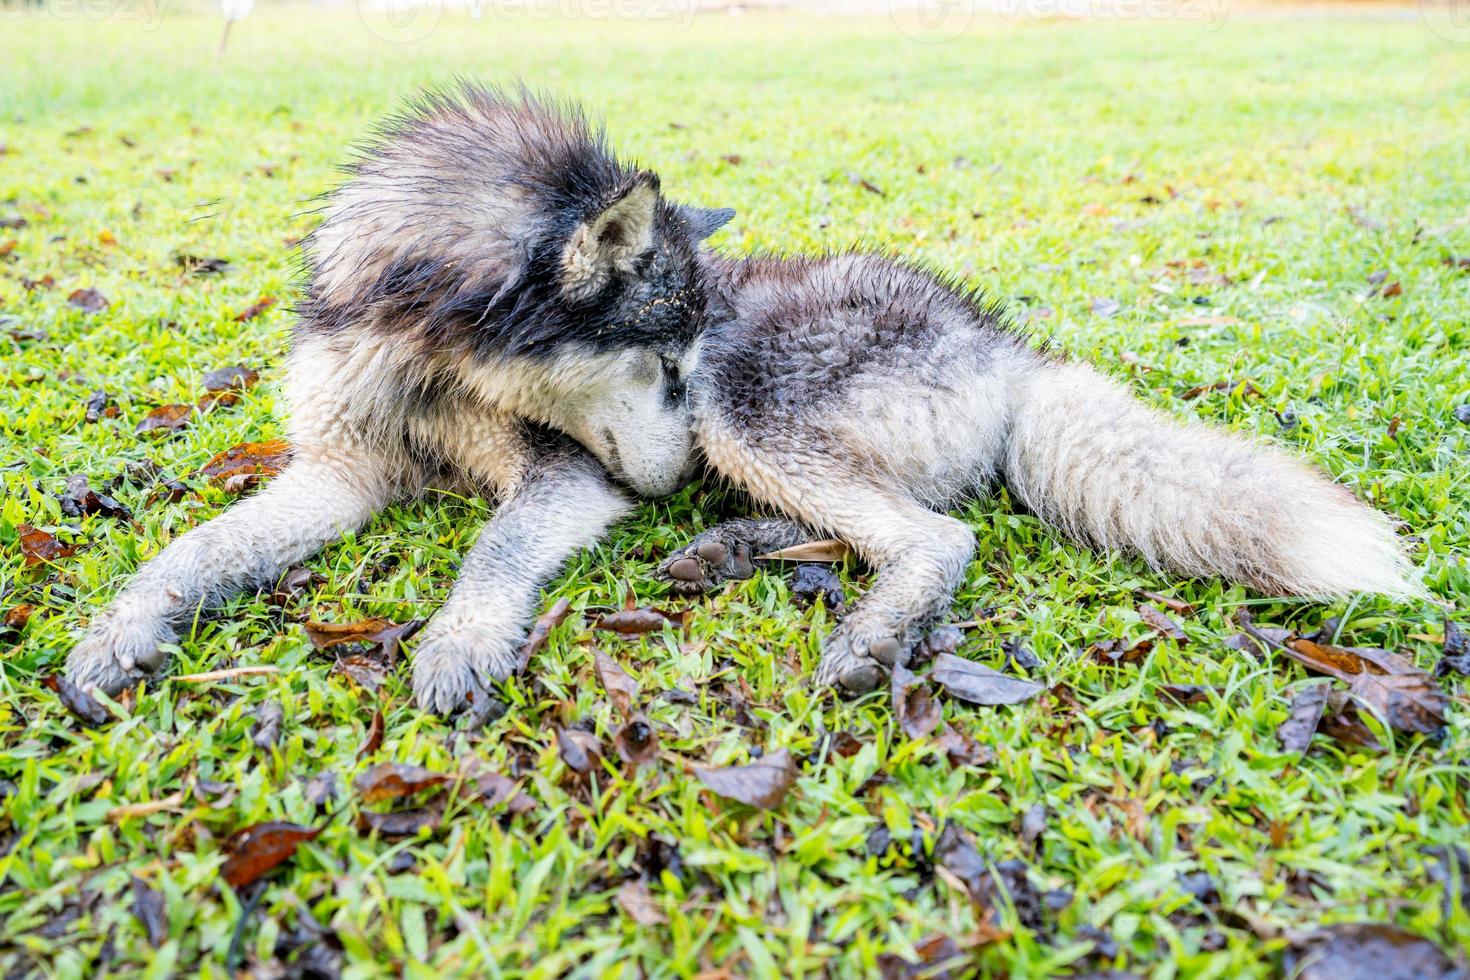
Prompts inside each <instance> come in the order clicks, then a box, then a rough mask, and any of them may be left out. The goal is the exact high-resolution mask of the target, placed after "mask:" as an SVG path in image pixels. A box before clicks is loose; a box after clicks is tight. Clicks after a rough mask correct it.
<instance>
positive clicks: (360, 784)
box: [352, 762, 450, 803]
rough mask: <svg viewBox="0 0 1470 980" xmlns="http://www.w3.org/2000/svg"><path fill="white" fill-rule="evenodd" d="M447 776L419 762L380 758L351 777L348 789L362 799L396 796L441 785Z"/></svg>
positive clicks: (364, 800) (399, 796) (367, 801)
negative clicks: (370, 766) (418, 763)
mask: <svg viewBox="0 0 1470 980" xmlns="http://www.w3.org/2000/svg"><path fill="white" fill-rule="evenodd" d="M449 779H450V777H449V776H447V775H445V774H444V773H442V772H433V771H432V770H429V769H425V768H423V767H422V766H414V765H409V764H407V763H403V762H380V763H378V764H377V765H375V766H373V767H372V768H371V769H369V770H368V771H367V772H364V773H362V774H361V775H359V776H358V777H357V778H356V779H354V780H353V781H352V789H353V791H354V792H356V793H357V798H358V800H360V801H361V802H363V803H377V802H378V801H380V800H396V799H399V798H401V797H404V796H412V795H413V794H415V793H419V792H422V791H423V790H426V789H432V788H434V787H437V786H442V785H444V784H445V783H447V782H449Z"/></svg>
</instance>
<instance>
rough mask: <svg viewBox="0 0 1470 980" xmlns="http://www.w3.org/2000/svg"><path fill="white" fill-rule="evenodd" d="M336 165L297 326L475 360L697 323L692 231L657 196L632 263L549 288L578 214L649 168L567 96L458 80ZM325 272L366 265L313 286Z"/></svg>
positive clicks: (608, 343)
mask: <svg viewBox="0 0 1470 980" xmlns="http://www.w3.org/2000/svg"><path fill="white" fill-rule="evenodd" d="M348 172H349V174H350V175H351V177H350V178H349V180H348V182H347V184H346V185H344V186H343V187H342V188H340V189H339V190H338V191H336V192H334V194H333V195H330V196H329V198H328V203H327V208H326V210H327V212H328V219H327V222H326V223H325V224H324V226H323V228H322V229H319V230H318V232H317V233H315V234H314V235H313V236H312V240H311V241H310V242H309V243H308V250H307V252H308V262H307V277H308V281H307V286H306V291H305V292H306V295H305V299H304V301H303V302H302V303H301V305H300V307H299V313H300V315H301V329H303V330H307V331H314V332H322V333H328V334H331V333H337V332H340V331H343V330H347V329H355V328H368V329H372V330H375V331H379V332H387V333H392V334H394V335H398V336H402V337H403V339H404V340H405V342H412V343H416V344H418V345H420V346H421V347H423V348H424V349H425V350H431V351H444V350H471V351H473V352H474V353H475V354H477V355H478V356H480V357H482V358H487V359H488V358H494V357H497V356H532V357H536V356H551V355H552V354H553V353H554V352H555V351H556V350H557V349H558V348H561V347H564V346H567V345H576V346H580V347H587V348H592V349H594V350H607V349H615V348H622V347H631V346H644V347H649V346H651V347H655V348H675V349H677V348H682V347H684V346H687V345H688V344H689V343H690V342H692V340H693V338H694V337H695V335H696V334H697V333H698V332H699V330H700V329H702V328H703V326H704V325H705V324H704V320H705V317H706V315H707V312H708V303H707V302H706V297H705V295H704V290H703V287H702V285H701V281H700V279H699V276H698V267H697V259H696V254H697V250H698V239H697V237H696V234H695V232H696V230H695V229H693V228H691V226H690V224H689V223H688V222H687V221H686V220H685V218H684V217H683V216H682V215H681V214H680V213H679V212H678V211H677V210H676V208H675V206H673V205H671V204H669V203H667V202H664V201H662V200H660V201H659V205H658V208H657V213H656V217H655V221H654V227H653V241H652V245H651V247H650V249H649V251H648V252H647V253H646V254H645V255H643V256H642V257H640V259H639V261H638V265H637V269H636V270H635V271H634V272H633V273H632V274H614V275H613V276H611V277H610V278H609V280H608V282H607V283H606V285H605V286H604V287H603V288H602V289H601V291H600V292H598V293H597V294H596V295H595V296H590V297H586V298H584V299H581V300H580V301H578V302H575V303H573V302H570V301H568V300H567V299H566V298H565V297H564V296H563V293H562V275H563V270H562V261H563V255H564V252H565V248H566V243H567V242H568V240H569V239H570V238H571V236H572V235H573V233H574V231H575V230H576V229H577V227H578V226H579V224H581V223H582V222H585V221H589V220H591V219H592V218H594V217H596V215H597V214H599V213H601V210H602V209H603V208H605V207H606V206H607V205H608V204H609V203H610V202H612V201H616V200H618V199H619V198H620V197H621V196H622V195H623V194H625V193H626V192H627V191H628V189H629V188H630V187H631V186H632V184H633V182H634V181H635V180H639V179H642V180H649V179H650V177H651V175H649V174H647V173H643V172H640V171H638V170H636V169H634V168H631V167H628V166H625V165H624V164H622V163H620V162H619V161H618V160H617V159H616V157H614V156H613V154H612V153H611V151H610V150H609V149H608V147H607V145H606V140H605V138H604V136H603V134H602V132H601V131H600V130H595V129H594V128H593V127H592V126H591V125H590V124H589V123H588V122H587V120H586V118H585V117H584V116H583V115H582V114H581V113H580V112H579V111H577V110H576V109H574V108H572V107H568V106H563V105H559V104H556V103H553V102H551V101H548V100H545V99H542V98H539V97H537V96H534V95H532V94H530V93H529V92H527V91H525V90H524V89H522V90H519V91H518V92H516V93H515V94H513V95H512V94H506V93H502V92H499V91H496V90H494V89H489V88H484V87H481V86H476V85H472V84H464V83H462V84H460V85H459V86H458V87H457V88H455V89H454V90H451V91H448V92H436V93H428V94H426V95H424V96H422V97H420V98H419V99H418V100H416V101H414V102H413V103H411V104H410V105H409V106H408V107H407V108H406V109H405V110H404V111H403V112H400V113H399V114H397V115H395V116H393V117H391V118H390V119H388V120H387V121H386V122H384V123H383V124H382V125H380V126H379V127H378V130H377V131H376V134H375V136H374V137H373V138H372V140H371V141H370V142H369V143H368V144H366V145H365V146H364V147H363V148H362V150H361V155H360V158H359V159H358V160H357V161H356V162H355V163H354V164H353V165H352V166H350V167H349V168H348ZM653 182H654V186H655V187H656V186H657V180H656V178H653ZM337 202H342V203H341V206H338V203H337ZM385 215H388V216H389V217H390V218H391V220H385V219H384V216H385ZM328 225H329V226H330V228H329V227H327V226H328ZM344 242H345V243H346V244H342V243H344ZM477 243H482V244H477ZM328 248H332V249H335V251H331V252H328V251H327V250H328ZM385 259H386V261H385ZM328 269H330V270H331V271H332V272H333V274H334V275H335V276H337V277H338V278H341V277H343V275H344V274H343V272H342V270H343V269H358V270H362V269H371V270H373V271H372V272H371V273H369V272H362V273H361V274H360V275H359V274H357V273H348V274H347V278H348V279H349V281H350V284H351V288H350V289H347V290H343V289H341V288H340V287H338V288H336V289H335V292H333V293H330V294H329V291H328V289H327V288H325V287H324V286H323V285H322V279H323V273H324V271H325V270H328ZM329 295H330V296H331V297H334V298H329Z"/></svg>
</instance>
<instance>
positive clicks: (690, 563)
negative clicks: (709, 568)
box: [669, 558, 704, 582]
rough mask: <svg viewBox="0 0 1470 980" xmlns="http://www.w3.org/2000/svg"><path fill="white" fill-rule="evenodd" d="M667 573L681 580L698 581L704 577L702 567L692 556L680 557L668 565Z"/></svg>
mask: <svg viewBox="0 0 1470 980" xmlns="http://www.w3.org/2000/svg"><path fill="white" fill-rule="evenodd" d="M669 574H670V575H671V576H673V577H674V578H676V579H678V580H679V581H681V582H698V581H699V580H700V579H702V578H704V569H702V568H700V567H699V562H698V561H696V560H695V559H693V558H680V559H679V560H678V561H676V562H674V563H673V564H672V565H670V566H669Z"/></svg>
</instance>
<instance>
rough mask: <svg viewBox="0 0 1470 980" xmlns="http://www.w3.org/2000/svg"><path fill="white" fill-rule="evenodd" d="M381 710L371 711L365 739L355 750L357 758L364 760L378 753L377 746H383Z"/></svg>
mask: <svg viewBox="0 0 1470 980" xmlns="http://www.w3.org/2000/svg"><path fill="white" fill-rule="evenodd" d="M384 724H385V722H384V721H383V709H382V708H377V709H376V710H374V711H373V720H372V722H371V723H369V724H368V730H367V737H366V738H364V739H363V740H362V745H361V746H360V747H359V748H358V750H357V758H358V759H365V758H367V757H368V756H370V755H372V754H373V753H374V752H376V751H378V746H380V745H382V744H383V727H384Z"/></svg>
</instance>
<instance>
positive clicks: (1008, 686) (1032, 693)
mask: <svg viewBox="0 0 1470 980" xmlns="http://www.w3.org/2000/svg"><path fill="white" fill-rule="evenodd" d="M929 677H930V678H931V679H932V680H934V681H935V682H937V683H938V684H939V685H940V686H941V687H943V688H944V689H945V691H946V692H947V693H948V694H950V695H951V696H952V697H956V698H959V699H960V700H961V701H968V702H970V703H971V704H984V705H997V704H1020V703H1021V702H1023V701H1029V700H1031V699H1032V698H1034V697H1036V695H1038V694H1040V693H1041V692H1042V691H1043V690H1045V688H1044V687H1043V686H1042V685H1040V684H1038V683H1036V682H1035V681H1028V680H1026V679H1025V678H1023V677H1014V676H1012V675H1010V674H1002V673H1001V672H1000V671H998V670H992V669H990V668H989V667H986V666H985V665H984V664H977V663H975V662H974V661H973V660H966V659H964V658H963V657H956V656H954V655H953V654H948V653H945V654H940V655H939V656H938V657H936V658H935V660H934V669H933V671H931V672H930V674H929Z"/></svg>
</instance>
